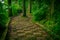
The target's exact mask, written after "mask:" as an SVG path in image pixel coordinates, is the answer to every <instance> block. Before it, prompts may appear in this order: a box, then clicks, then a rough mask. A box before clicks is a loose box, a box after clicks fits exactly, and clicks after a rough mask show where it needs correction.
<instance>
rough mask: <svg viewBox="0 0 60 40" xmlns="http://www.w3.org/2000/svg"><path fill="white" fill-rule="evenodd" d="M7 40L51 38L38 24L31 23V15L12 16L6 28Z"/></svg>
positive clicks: (47, 39) (43, 39) (42, 39)
mask: <svg viewBox="0 0 60 40" xmlns="http://www.w3.org/2000/svg"><path fill="white" fill-rule="evenodd" d="M8 40H52V39H51V38H49V35H48V34H47V32H45V31H44V30H43V29H42V28H41V27H40V26H39V25H36V24H34V23H32V21H31V16H30V15H28V17H26V18H25V17H22V15H19V16H16V17H14V18H12V20H11V23H10V26H9V29H8Z"/></svg>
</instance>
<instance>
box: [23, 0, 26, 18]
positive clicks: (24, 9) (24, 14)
mask: <svg viewBox="0 0 60 40" xmlns="http://www.w3.org/2000/svg"><path fill="white" fill-rule="evenodd" d="M25 1H26V0H23V16H24V17H25V16H26V6H25V4H26V2H25Z"/></svg>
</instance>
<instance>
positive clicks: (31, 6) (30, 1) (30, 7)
mask: <svg viewBox="0 0 60 40" xmlns="http://www.w3.org/2000/svg"><path fill="white" fill-rule="evenodd" d="M31 9H32V0H30V13H31Z"/></svg>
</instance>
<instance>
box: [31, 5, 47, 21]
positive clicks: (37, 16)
mask: <svg viewBox="0 0 60 40" xmlns="http://www.w3.org/2000/svg"><path fill="white" fill-rule="evenodd" d="M47 10H48V6H47V5H46V4H43V5H42V6H41V7H39V6H38V4H35V5H34V6H33V10H32V13H33V14H32V15H33V18H34V20H35V21H41V20H43V19H46V12H47Z"/></svg>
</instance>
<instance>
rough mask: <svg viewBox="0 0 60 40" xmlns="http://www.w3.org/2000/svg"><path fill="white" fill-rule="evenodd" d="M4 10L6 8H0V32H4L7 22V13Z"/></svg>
mask: <svg viewBox="0 0 60 40" xmlns="http://www.w3.org/2000/svg"><path fill="white" fill-rule="evenodd" d="M3 7H4V8H3ZM0 10H1V9H0ZM6 10H7V9H6V6H5V5H4V6H2V10H1V11H0V28H1V29H0V31H2V30H4V29H5V28H6V24H7V22H8V20H9V17H8V13H7V11H6Z"/></svg>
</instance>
